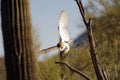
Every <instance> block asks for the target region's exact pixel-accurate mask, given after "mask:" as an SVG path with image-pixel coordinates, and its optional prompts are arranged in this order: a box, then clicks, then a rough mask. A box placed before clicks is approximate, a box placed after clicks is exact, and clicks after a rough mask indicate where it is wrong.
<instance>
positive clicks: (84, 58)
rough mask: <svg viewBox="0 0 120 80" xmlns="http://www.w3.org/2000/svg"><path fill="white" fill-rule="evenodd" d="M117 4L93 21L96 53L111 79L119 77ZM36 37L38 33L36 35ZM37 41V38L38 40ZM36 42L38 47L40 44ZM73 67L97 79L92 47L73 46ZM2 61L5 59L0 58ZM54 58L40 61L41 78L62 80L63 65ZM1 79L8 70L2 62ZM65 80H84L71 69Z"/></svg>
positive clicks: (119, 5)
mask: <svg viewBox="0 0 120 80" xmlns="http://www.w3.org/2000/svg"><path fill="white" fill-rule="evenodd" d="M112 1H115V2H114V5H112V6H111V5H109V7H108V5H107V9H106V10H107V11H105V12H104V13H103V15H102V16H101V17H98V18H96V19H95V20H94V21H93V26H92V28H93V34H94V38H95V42H96V49H97V56H98V58H99V62H100V64H101V65H102V68H103V70H104V72H106V74H107V76H108V78H109V79H110V80H119V79H120V41H119V40H120V13H119V11H120V8H119V7H120V4H118V2H116V1H118V0H112ZM36 38H37V39H39V38H38V36H36ZM35 42H36V40H35ZM37 44H38V42H37V43H36V44H35V46H36V47H35V49H38V48H39V47H40V46H39V45H37ZM65 60H66V61H68V63H69V64H70V65H71V66H73V67H74V68H76V69H78V70H80V71H81V72H83V73H84V74H86V75H87V76H89V77H90V78H91V80H96V75H95V71H94V68H93V65H92V61H91V56H90V53H89V48H88V47H86V45H85V46H83V47H74V46H73V47H71V50H70V52H69V54H68V56H67V57H66V59H65ZM0 61H2V60H0ZM55 61H59V55H56V56H54V57H52V58H49V59H46V60H44V61H42V62H39V65H38V67H37V70H38V75H39V79H40V80H61V78H60V72H61V68H60V65H59V64H55V63H54V62H55ZM0 69H1V70H0V71H1V72H0V80H5V69H4V65H3V63H2V64H0ZM65 73H66V77H67V79H66V80H85V79H84V78H83V77H81V76H80V75H78V74H76V73H74V72H71V71H70V70H69V69H68V68H66V71H65Z"/></svg>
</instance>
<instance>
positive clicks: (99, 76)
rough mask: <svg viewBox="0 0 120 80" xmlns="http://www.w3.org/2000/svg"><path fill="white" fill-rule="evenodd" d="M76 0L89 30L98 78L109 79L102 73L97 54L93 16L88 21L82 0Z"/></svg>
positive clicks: (91, 52)
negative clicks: (93, 32) (92, 24)
mask: <svg viewBox="0 0 120 80" xmlns="http://www.w3.org/2000/svg"><path fill="white" fill-rule="evenodd" d="M75 1H76V3H77V5H78V8H79V11H80V14H81V16H82V18H83V21H84V24H85V26H86V28H87V32H88V33H87V35H88V40H89V45H90V54H91V59H92V63H93V66H94V70H95V72H96V76H97V79H98V80H107V79H105V77H104V74H103V73H102V69H101V66H100V64H99V62H98V57H97V55H96V54H97V53H96V49H95V42H94V38H93V34H92V28H91V18H89V20H88V21H87V19H86V18H85V12H84V8H83V5H82V2H81V0H75Z"/></svg>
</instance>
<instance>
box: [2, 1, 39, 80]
mask: <svg viewBox="0 0 120 80" xmlns="http://www.w3.org/2000/svg"><path fill="white" fill-rule="evenodd" d="M1 18H2V32H3V39H4V50H5V65H6V71H7V72H6V73H7V80H38V78H37V74H36V73H37V72H36V68H35V67H36V66H35V58H34V54H33V53H34V50H33V42H32V24H31V18H30V10H29V0H1Z"/></svg>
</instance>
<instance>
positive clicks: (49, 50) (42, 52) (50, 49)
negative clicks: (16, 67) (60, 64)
mask: <svg viewBox="0 0 120 80" xmlns="http://www.w3.org/2000/svg"><path fill="white" fill-rule="evenodd" d="M57 49H58V47H57V46H53V47H50V48H47V49H43V50H40V51H37V52H36V54H46V53H49V52H52V51H55V50H57Z"/></svg>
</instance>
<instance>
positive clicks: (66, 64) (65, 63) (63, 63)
mask: <svg viewBox="0 0 120 80" xmlns="http://www.w3.org/2000/svg"><path fill="white" fill-rule="evenodd" d="M55 63H56V64H62V65H65V66H66V67H67V68H69V69H70V70H71V71H73V72H75V73H77V74H79V75H81V76H82V77H84V78H85V79H86V80H90V78H89V77H88V76H86V75H85V74H84V73H82V72H80V71H79V70H77V69H75V68H73V67H72V66H71V65H69V64H68V63H67V62H55Z"/></svg>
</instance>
